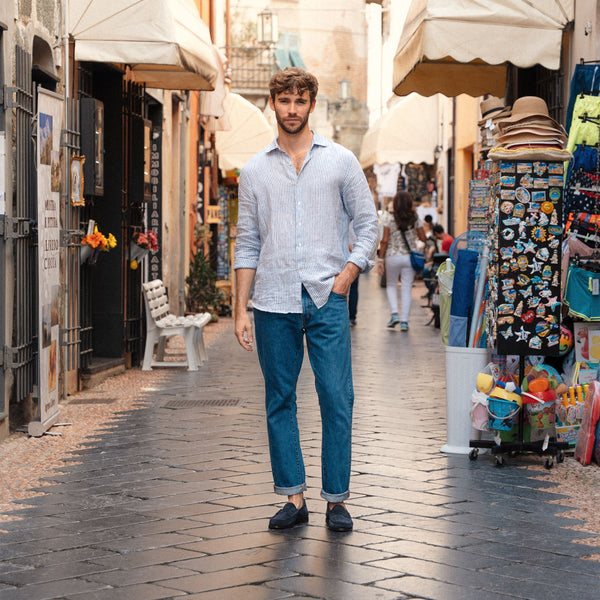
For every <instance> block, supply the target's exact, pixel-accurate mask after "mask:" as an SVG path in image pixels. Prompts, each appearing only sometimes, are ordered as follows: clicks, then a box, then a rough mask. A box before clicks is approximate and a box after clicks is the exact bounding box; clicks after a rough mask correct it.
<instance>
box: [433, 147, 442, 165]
mask: <svg viewBox="0 0 600 600" xmlns="http://www.w3.org/2000/svg"><path fill="white" fill-rule="evenodd" d="M442 152H443V148H442V147H441V146H440V145H439V144H438V145H437V146H436V147H435V148H434V149H433V158H435V160H436V161H437V160H438V159H439V158H440V156H441V155H442Z"/></svg>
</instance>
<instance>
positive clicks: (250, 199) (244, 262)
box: [234, 170, 261, 269]
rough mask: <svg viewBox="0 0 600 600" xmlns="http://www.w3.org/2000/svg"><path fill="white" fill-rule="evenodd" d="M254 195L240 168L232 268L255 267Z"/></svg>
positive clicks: (257, 248)
mask: <svg viewBox="0 0 600 600" xmlns="http://www.w3.org/2000/svg"><path fill="white" fill-rule="evenodd" d="M260 248H261V243H260V233H259V229H258V212H257V203H256V197H255V195H254V193H253V191H252V186H251V183H250V178H249V177H248V173H246V172H245V171H244V170H242V172H241V174H240V179H239V186H238V222H237V237H236V244H235V260H234V269H256V268H257V266H258V257H259V256H260Z"/></svg>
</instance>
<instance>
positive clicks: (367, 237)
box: [234, 133, 379, 313]
mask: <svg viewBox="0 0 600 600" xmlns="http://www.w3.org/2000/svg"><path fill="white" fill-rule="evenodd" d="M350 221H352V222H353V223H352V224H353V226H354V231H355V233H356V241H355V243H354V245H353V248H352V252H350V250H349V248H348V231H349V224H350ZM378 240H379V226H378V220H377V212H376V210H375V205H374V202H373V198H372V196H371V192H370V190H369V186H368V184H367V181H366V179H365V176H364V174H363V172H362V169H361V168H360V165H359V164H358V161H357V160H356V157H355V156H354V155H353V154H352V152H350V151H349V150H347V149H346V148H344V147H343V146H340V145H339V144H336V143H334V142H331V141H329V140H327V139H325V138H323V137H321V136H319V135H317V134H315V133H313V141H312V145H311V148H310V150H309V151H308V152H307V154H306V157H305V159H304V164H303V165H302V169H301V170H300V173H299V174H297V173H296V169H295V168H294V164H293V162H292V160H291V158H290V157H289V155H288V154H287V153H286V152H284V151H283V150H282V149H281V148H280V147H279V144H278V143H277V139H275V140H274V141H273V142H271V144H269V145H268V146H267V147H266V148H265V149H263V150H262V151H261V152H259V153H258V154H257V155H256V156H254V157H253V158H252V159H251V160H250V161H249V162H248V163H246V165H245V166H244V167H243V169H242V171H241V174H240V179H239V211H238V224H237V240H236V248H235V264H234V268H235V269H244V268H247V269H256V277H255V280H254V294H253V296H252V304H253V306H254V307H256V308H257V309H259V310H264V311H268V312H276V313H301V312H302V286H304V287H305V288H306V291H307V292H308V293H309V294H310V297H311V298H312V300H313V302H314V303H315V305H316V306H317V307H318V308H321V307H322V306H323V305H324V304H325V303H326V302H327V299H328V298H329V294H330V292H331V288H332V287H333V280H334V278H335V276H336V275H337V274H338V273H340V272H341V271H342V269H343V268H344V266H345V265H346V263H347V262H348V261H350V262H352V263H354V264H355V265H357V266H358V267H359V268H360V269H361V271H367V270H369V269H370V268H371V267H372V266H373V258H374V256H375V251H376V250H377V243H378Z"/></svg>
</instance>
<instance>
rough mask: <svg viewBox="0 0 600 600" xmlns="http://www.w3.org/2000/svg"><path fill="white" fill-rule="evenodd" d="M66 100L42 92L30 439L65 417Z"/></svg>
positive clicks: (40, 104)
mask: <svg viewBox="0 0 600 600" xmlns="http://www.w3.org/2000/svg"><path fill="white" fill-rule="evenodd" d="M62 114H63V100H62V97H61V96H58V95H57V94H53V93H52V92H48V91H46V90H44V89H41V88H40V90H39V93H38V115H37V117H38V136H37V142H38V143H37V196H38V281H39V290H38V296H39V299H38V304H39V312H38V320H39V381H38V419H37V420H35V421H32V422H31V423H29V434H30V435H34V436H40V435H42V434H43V433H44V432H45V431H46V430H47V429H48V428H50V427H51V426H52V425H53V424H54V423H55V422H56V420H57V418H58V416H59V407H58V372H59V371H58V368H59V361H60V348H59V331H60V330H59V327H60V325H59V320H60V319H59V311H60V173H61V168H60V164H61V160H60V136H61V130H62Z"/></svg>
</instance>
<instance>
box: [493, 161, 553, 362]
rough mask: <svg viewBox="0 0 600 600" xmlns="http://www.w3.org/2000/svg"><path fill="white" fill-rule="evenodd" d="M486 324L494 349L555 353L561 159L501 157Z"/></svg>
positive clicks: (495, 178) (495, 167) (497, 171)
mask: <svg viewBox="0 0 600 600" xmlns="http://www.w3.org/2000/svg"><path fill="white" fill-rule="evenodd" d="M492 182H493V186H494V191H495V196H496V220H497V221H496V223H495V226H494V233H493V241H494V250H493V260H492V262H491V266H490V282H491V285H490V302H489V304H488V317H489V318H488V324H489V332H488V333H489V335H490V338H491V340H495V345H496V351H497V352H498V354H501V355H507V354H518V355H522V356H526V355H532V354H533V355H547V356H558V354H559V341H560V310H561V302H560V260H561V243H562V225H561V215H562V189H563V184H564V167H563V163H562V162H551V161H520V160H501V161H498V162H495V163H494V165H493V175H492Z"/></svg>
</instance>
